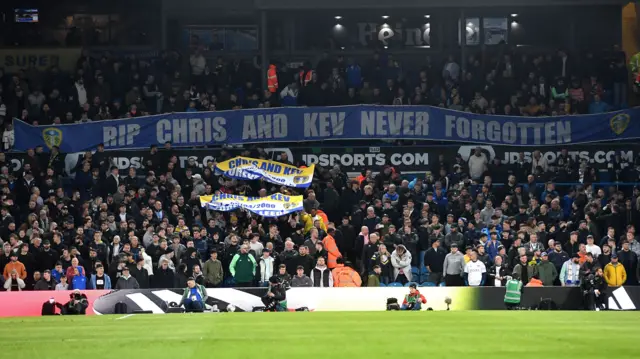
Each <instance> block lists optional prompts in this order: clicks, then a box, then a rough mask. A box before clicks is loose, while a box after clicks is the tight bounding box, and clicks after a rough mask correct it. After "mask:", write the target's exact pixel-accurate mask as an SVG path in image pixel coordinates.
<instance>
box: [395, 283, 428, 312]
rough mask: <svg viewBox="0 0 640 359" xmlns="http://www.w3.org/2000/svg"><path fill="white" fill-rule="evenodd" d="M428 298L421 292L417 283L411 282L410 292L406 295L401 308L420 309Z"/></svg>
mask: <svg viewBox="0 0 640 359" xmlns="http://www.w3.org/2000/svg"><path fill="white" fill-rule="evenodd" d="M423 304H427V299H426V298H425V297H424V295H422V294H420V292H419V291H418V289H417V286H416V284H415V283H411V284H409V294H407V295H405V296H404V300H403V301H402V306H401V307H400V310H420V309H422V305H423Z"/></svg>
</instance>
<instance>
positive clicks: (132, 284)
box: [115, 267, 140, 289]
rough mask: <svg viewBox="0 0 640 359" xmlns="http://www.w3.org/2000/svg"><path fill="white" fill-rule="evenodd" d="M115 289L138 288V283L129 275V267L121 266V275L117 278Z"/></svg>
mask: <svg viewBox="0 0 640 359" xmlns="http://www.w3.org/2000/svg"><path fill="white" fill-rule="evenodd" d="M115 289H140V284H138V281H137V280H136V279H135V278H134V277H132V276H131V273H130V272H129V267H124V268H122V275H121V276H120V277H119V278H118V281H117V282H116V287H115Z"/></svg>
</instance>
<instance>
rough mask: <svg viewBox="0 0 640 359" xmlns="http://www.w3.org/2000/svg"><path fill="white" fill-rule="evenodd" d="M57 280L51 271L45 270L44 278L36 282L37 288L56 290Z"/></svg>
mask: <svg viewBox="0 0 640 359" xmlns="http://www.w3.org/2000/svg"><path fill="white" fill-rule="evenodd" d="M56 284H57V283H56V281H55V280H54V279H53V278H52V277H51V271H50V270H48V269H47V270H45V271H44V273H43V274H42V278H41V279H40V280H39V281H38V282H37V283H36V285H35V287H34V289H35V290H55V289H56Z"/></svg>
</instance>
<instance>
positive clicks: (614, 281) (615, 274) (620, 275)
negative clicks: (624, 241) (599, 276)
mask: <svg viewBox="0 0 640 359" xmlns="http://www.w3.org/2000/svg"><path fill="white" fill-rule="evenodd" d="M604 279H605V281H606V282H607V284H608V285H609V286H610V287H614V288H615V287H620V286H622V285H624V284H625V282H626V281H627V272H626V270H625V269H624V266H623V265H622V264H620V263H619V262H618V256H617V255H616V254H612V255H611V263H608V264H607V265H606V266H605V267H604Z"/></svg>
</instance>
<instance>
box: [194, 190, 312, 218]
mask: <svg viewBox="0 0 640 359" xmlns="http://www.w3.org/2000/svg"><path fill="white" fill-rule="evenodd" d="M302 199H303V197H302V196H287V195H284V194H281V193H276V194H272V195H270V196H266V197H245V196H236V195H233V194H216V195H213V196H200V205H201V206H202V207H205V208H207V209H211V210H215V211H222V212H228V211H233V210H236V209H238V208H242V209H246V210H248V211H250V212H253V213H255V214H257V215H259V216H263V217H279V216H284V215H286V214H289V213H293V212H298V211H301V210H302Z"/></svg>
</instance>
